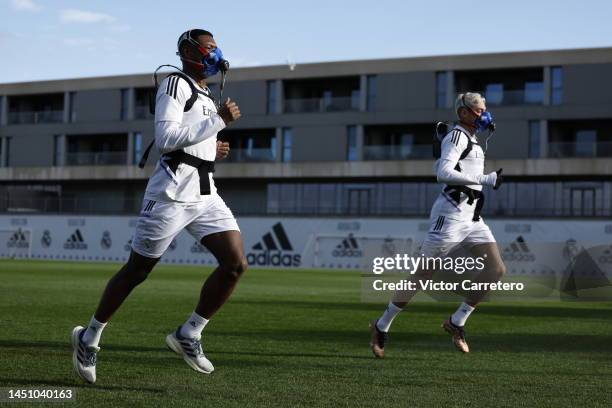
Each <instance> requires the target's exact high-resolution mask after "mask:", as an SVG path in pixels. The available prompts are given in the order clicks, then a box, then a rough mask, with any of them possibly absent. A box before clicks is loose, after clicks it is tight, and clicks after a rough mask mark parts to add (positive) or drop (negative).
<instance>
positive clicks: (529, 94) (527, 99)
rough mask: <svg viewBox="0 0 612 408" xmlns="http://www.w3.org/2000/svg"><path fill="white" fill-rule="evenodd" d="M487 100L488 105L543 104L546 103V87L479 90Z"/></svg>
mask: <svg viewBox="0 0 612 408" xmlns="http://www.w3.org/2000/svg"><path fill="white" fill-rule="evenodd" d="M478 93H480V94H481V95H482V96H484V97H485V99H486V100H487V102H486V104H487V105H488V106H514V105H542V104H543V103H544V88H543V87H540V88H534V89H531V90H522V89H519V90H509V91H506V90H502V91H490V90H487V91H479V92H478Z"/></svg>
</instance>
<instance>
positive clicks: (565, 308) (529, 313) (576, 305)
mask: <svg viewBox="0 0 612 408" xmlns="http://www.w3.org/2000/svg"><path fill="white" fill-rule="evenodd" d="M231 303H233V304H236V305H250V306H270V307H273V308H275V309H285V308H300V309H313V310H317V309H322V310H347V311H353V312H354V311H358V310H359V311H375V312H381V313H382V311H383V310H384V308H385V306H386V305H385V304H382V303H381V304H376V303H363V302H331V301H330V302H321V301H316V300H313V301H304V300H279V299H273V300H247V299H233V300H231ZM457 305H458V303H457V302H437V301H431V302H416V303H413V304H410V305H409V306H408V308H409V309H410V310H414V311H415V312H417V313H441V312H452V311H453V310H454V309H455V308H456V307H457ZM478 314H482V315H502V316H504V317H534V318H539V317H551V318H555V317H557V318H562V317H566V318H577V319H606V320H610V321H611V322H612V308H610V307H608V308H603V307H600V306H598V307H584V306H582V305H581V303H580V302H550V303H546V302H543V303H538V304H537V305H529V304H527V305H521V304H518V303H513V302H507V303H495V302H485V303H483V304H482V306H480V307H479V312H478Z"/></svg>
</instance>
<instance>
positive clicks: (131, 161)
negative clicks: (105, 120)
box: [125, 98, 134, 166]
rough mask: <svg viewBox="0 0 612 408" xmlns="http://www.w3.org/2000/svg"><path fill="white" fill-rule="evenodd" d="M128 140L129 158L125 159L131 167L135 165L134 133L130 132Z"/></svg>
mask: <svg viewBox="0 0 612 408" xmlns="http://www.w3.org/2000/svg"><path fill="white" fill-rule="evenodd" d="M128 99H129V98H128ZM132 111H133V110H132ZM128 117H129V110H128ZM127 138H128V140H127V154H126V156H127V157H126V158H125V164H126V165H128V166H131V165H133V164H134V132H128V134H127Z"/></svg>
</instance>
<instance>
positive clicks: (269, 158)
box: [226, 148, 276, 163]
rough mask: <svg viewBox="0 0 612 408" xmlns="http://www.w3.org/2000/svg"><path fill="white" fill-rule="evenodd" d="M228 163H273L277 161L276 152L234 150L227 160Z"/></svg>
mask: <svg viewBox="0 0 612 408" xmlns="http://www.w3.org/2000/svg"><path fill="white" fill-rule="evenodd" d="M226 160H227V161H228V162H233V163H237V162H242V163H244V162H273V161H276V151H274V150H272V149H271V148H256V149H232V150H231V151H230V154H229V156H228V157H227V159H226Z"/></svg>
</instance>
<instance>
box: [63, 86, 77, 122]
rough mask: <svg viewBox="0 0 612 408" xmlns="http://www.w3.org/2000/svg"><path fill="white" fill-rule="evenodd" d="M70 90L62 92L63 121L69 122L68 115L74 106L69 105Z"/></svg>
mask: <svg viewBox="0 0 612 408" xmlns="http://www.w3.org/2000/svg"><path fill="white" fill-rule="evenodd" d="M70 102H71V101H70V92H69V91H66V92H64V115H63V122H64V123H70V122H71V121H72V120H71V119H72V118H71V117H70V113H71V111H72V110H73V109H74V106H70Z"/></svg>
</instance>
